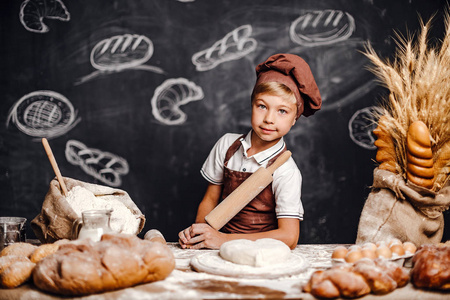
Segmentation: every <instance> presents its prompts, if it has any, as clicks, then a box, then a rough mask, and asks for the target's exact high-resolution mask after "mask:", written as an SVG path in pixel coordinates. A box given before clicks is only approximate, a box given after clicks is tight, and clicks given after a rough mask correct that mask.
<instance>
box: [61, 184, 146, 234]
mask: <svg viewBox="0 0 450 300" xmlns="http://www.w3.org/2000/svg"><path fill="white" fill-rule="evenodd" d="M66 200H67V202H69V204H70V206H71V207H72V209H73V210H74V211H75V212H76V213H77V215H78V216H79V217H80V218H81V213H82V212H83V211H85V210H91V209H112V210H113V211H112V213H111V222H110V225H111V229H112V230H114V231H115V232H118V233H127V234H135V233H136V230H137V228H138V227H139V223H140V220H139V218H137V217H136V216H135V215H133V213H132V212H131V210H129V209H128V208H127V207H126V206H125V204H123V203H122V202H121V201H119V200H117V199H115V196H114V195H104V196H98V197H97V196H95V195H94V193H92V192H91V191H89V190H88V189H86V188H84V187H81V186H75V187H73V188H72V189H71V190H70V191H69V192H68V195H67V197H66Z"/></svg>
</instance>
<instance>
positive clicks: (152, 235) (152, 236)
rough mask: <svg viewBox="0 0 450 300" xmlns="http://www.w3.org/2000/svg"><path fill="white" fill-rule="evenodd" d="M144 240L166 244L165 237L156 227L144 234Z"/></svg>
mask: <svg viewBox="0 0 450 300" xmlns="http://www.w3.org/2000/svg"><path fill="white" fill-rule="evenodd" d="M144 240H148V241H150V242H157V243H161V244H164V245H166V244H167V243H166V239H165V238H164V236H163V235H162V233H161V232H160V231H159V230H157V229H150V230H149V231H147V232H146V233H145V235H144Z"/></svg>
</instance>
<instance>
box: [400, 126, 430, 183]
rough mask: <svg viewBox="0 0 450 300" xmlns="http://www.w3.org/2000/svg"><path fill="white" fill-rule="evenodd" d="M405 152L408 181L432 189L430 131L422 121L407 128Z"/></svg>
mask: <svg viewBox="0 0 450 300" xmlns="http://www.w3.org/2000/svg"><path fill="white" fill-rule="evenodd" d="M406 150H407V152H406V158H407V164H406V178H407V179H408V181H410V182H412V183H414V184H416V185H419V186H423V187H425V188H429V189H430V188H432V187H433V184H434V179H435V178H434V167H433V152H432V150H431V140H430V131H429V130H428V128H427V126H426V125H425V123H423V122H422V121H416V122H413V123H412V124H411V125H410V126H409V129H408V134H407V137H406Z"/></svg>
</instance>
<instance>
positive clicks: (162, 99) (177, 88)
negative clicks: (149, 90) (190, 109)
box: [151, 78, 204, 125]
mask: <svg viewBox="0 0 450 300" xmlns="http://www.w3.org/2000/svg"><path fill="white" fill-rule="evenodd" d="M203 97H204V94H203V90H202V88H201V87H199V86H197V85H196V84H195V83H193V82H192V81H189V80H187V79H186V78H171V79H167V80H166V81H164V82H163V83H162V84H161V85H160V86H158V87H157V88H156V89H155V93H154V94H153V97H152V100H151V105H152V114H153V116H154V117H155V119H156V120H158V121H160V122H161V123H163V124H166V125H178V124H182V123H184V122H185V121H186V119H187V115H186V114H185V113H184V112H183V111H182V110H181V109H180V106H182V105H185V104H187V103H189V102H192V101H197V100H201V99H203Z"/></svg>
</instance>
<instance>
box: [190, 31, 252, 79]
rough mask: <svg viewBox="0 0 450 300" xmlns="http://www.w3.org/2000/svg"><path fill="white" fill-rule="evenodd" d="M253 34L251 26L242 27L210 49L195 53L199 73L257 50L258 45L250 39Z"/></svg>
mask: <svg viewBox="0 0 450 300" xmlns="http://www.w3.org/2000/svg"><path fill="white" fill-rule="evenodd" d="M251 34H252V26H251V25H243V26H240V27H238V28H236V29H234V30H233V31H231V32H229V33H228V34H227V35H225V37H223V38H222V39H220V40H218V41H217V42H215V43H214V45H212V46H211V47H209V48H208V49H205V50H202V51H200V52H197V53H195V54H194V55H193V56H192V63H193V64H194V65H195V67H196V69H197V71H208V70H211V69H213V68H215V67H216V66H217V65H219V64H221V63H224V62H226V61H231V60H237V59H240V58H242V57H244V56H246V55H247V54H249V53H251V52H253V51H254V50H255V49H256V46H257V44H258V43H257V42H256V40H255V39H253V38H250V36H251Z"/></svg>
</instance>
